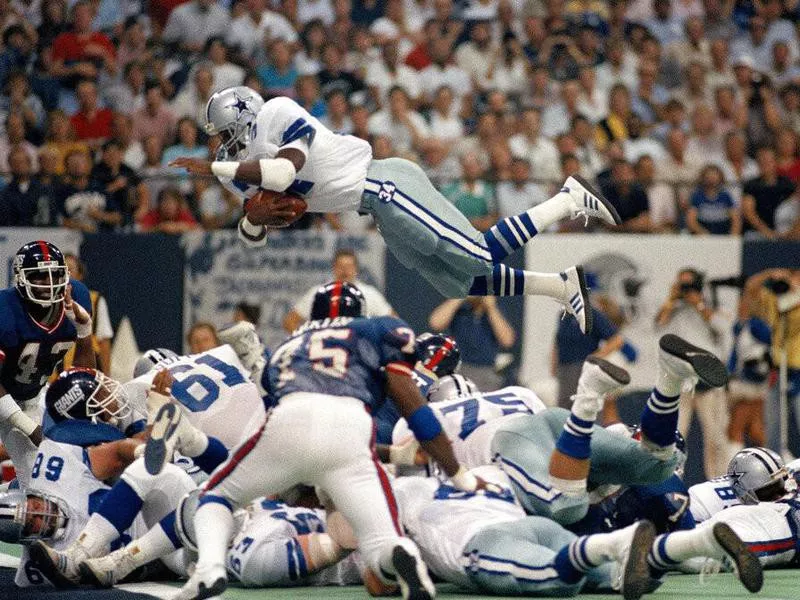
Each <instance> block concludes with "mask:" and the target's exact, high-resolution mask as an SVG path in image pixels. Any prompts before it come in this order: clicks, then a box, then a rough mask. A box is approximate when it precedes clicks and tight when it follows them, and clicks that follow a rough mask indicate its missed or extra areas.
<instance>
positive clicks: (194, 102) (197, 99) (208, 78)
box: [170, 63, 214, 127]
mask: <svg viewBox="0 0 800 600" xmlns="http://www.w3.org/2000/svg"><path fill="white" fill-rule="evenodd" d="M213 92H214V75H213V73H212V70H211V65H210V64H209V63H200V64H198V65H197V66H196V67H195V71H194V75H193V76H192V78H191V81H190V82H189V83H187V84H186V85H185V86H183V89H182V90H181V91H180V92H178V94H177V95H176V96H175V98H174V99H173V101H172V103H171V104H170V109H171V111H172V114H173V115H175V118H176V119H180V118H182V117H191V118H192V119H194V122H195V123H196V124H197V126H198V127H203V126H204V125H205V124H206V104H208V99H209V98H210V97H211V94H212V93H213Z"/></svg>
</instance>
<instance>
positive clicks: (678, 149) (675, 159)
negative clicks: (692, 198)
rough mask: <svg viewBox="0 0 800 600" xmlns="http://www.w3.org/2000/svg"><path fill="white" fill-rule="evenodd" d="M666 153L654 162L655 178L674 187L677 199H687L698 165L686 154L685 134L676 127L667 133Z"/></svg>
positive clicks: (695, 177) (694, 180)
mask: <svg viewBox="0 0 800 600" xmlns="http://www.w3.org/2000/svg"><path fill="white" fill-rule="evenodd" d="M666 150H667V155H666V156H665V157H664V158H663V159H662V160H660V161H659V162H658V163H657V164H656V179H659V180H661V181H665V182H667V183H669V184H671V185H673V186H675V187H676V191H677V193H678V199H679V201H680V202H683V201H684V200H685V199H688V193H689V189H690V187H691V186H693V185H694V183H695V182H696V181H697V174H698V172H699V170H700V168H699V167H700V166H699V165H697V164H695V163H692V162H691V161H690V160H689V159H688V156H687V155H686V134H685V133H684V132H683V131H682V130H680V129H677V128H674V129H671V130H670V131H669V133H668V134H667V143H666Z"/></svg>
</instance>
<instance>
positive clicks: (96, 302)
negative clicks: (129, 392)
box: [63, 254, 114, 375]
mask: <svg viewBox="0 0 800 600" xmlns="http://www.w3.org/2000/svg"><path fill="white" fill-rule="evenodd" d="M64 260H65V261H66V263H67V268H69V277H70V279H75V280H76V281H81V282H83V281H84V279H85V277H86V265H84V264H83V261H81V259H79V258H78V257H77V256H75V255H74V254H65V255H64ZM89 298H90V300H91V303H92V348H93V349H94V352H95V355H96V356H97V369H98V370H99V371H102V372H103V373H105V374H106V375H110V374H111V340H112V339H113V337H114V328H113V327H112V326H111V316H110V315H109V312H108V302H106V299H105V296H103V295H102V294H101V293H100V292H98V291H97V290H93V289H89ZM74 357H75V351H74V350H70V352H69V353H68V354H67V356H66V357H65V358H64V366H63V368H64V369H68V368H69V367H71V366H72V364H73V362H72V361H73V359H74Z"/></svg>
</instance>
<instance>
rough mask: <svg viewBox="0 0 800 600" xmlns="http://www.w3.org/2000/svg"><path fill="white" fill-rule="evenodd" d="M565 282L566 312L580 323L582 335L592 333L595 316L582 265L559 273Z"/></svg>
mask: <svg viewBox="0 0 800 600" xmlns="http://www.w3.org/2000/svg"><path fill="white" fill-rule="evenodd" d="M559 275H561V279H562V280H563V281H564V296H563V297H562V300H561V303H562V304H563V305H564V310H565V311H566V312H568V313H569V314H571V315H572V316H573V317H575V319H577V321H578V326H579V327H580V328H581V333H583V334H584V335H587V334H589V333H591V332H592V323H593V321H594V315H593V314H592V305H591V304H590V303H589V288H588V286H587V285H586V276H585V275H584V273H583V267H581V266H580V265H578V266H575V267H570V268H569V269H567V270H566V271H562V272H561V273H559Z"/></svg>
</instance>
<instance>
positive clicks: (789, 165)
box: [775, 129, 800, 185]
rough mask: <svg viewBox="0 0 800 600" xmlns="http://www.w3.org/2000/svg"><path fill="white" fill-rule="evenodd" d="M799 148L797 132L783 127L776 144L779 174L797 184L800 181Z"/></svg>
mask: <svg viewBox="0 0 800 600" xmlns="http://www.w3.org/2000/svg"><path fill="white" fill-rule="evenodd" d="M797 150H798V149H797V134H796V133H795V132H794V131H792V130H791V129H782V130H781V131H780V132H779V133H778V136H777V139H776V144H775V151H776V154H777V156H776V160H777V163H778V175H783V176H784V177H786V178H787V179H789V181H791V182H792V183H793V184H795V185H797V183H798V181H800V157H799V156H798V152H797Z"/></svg>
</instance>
